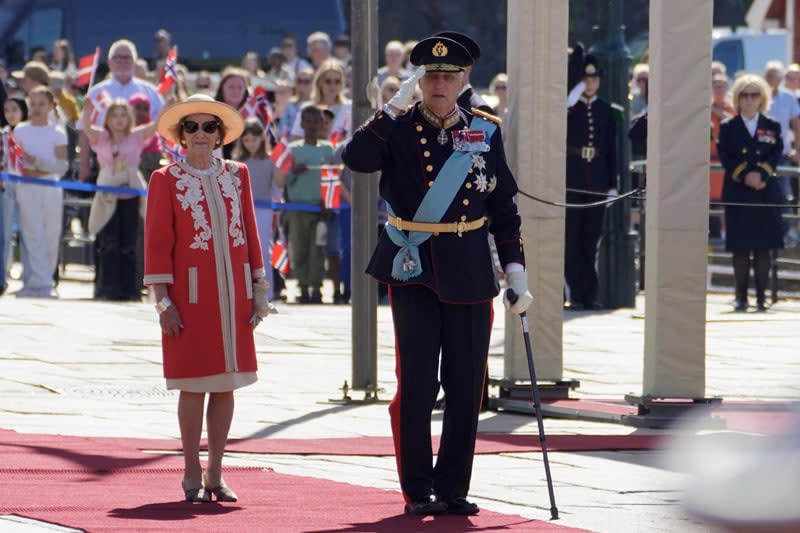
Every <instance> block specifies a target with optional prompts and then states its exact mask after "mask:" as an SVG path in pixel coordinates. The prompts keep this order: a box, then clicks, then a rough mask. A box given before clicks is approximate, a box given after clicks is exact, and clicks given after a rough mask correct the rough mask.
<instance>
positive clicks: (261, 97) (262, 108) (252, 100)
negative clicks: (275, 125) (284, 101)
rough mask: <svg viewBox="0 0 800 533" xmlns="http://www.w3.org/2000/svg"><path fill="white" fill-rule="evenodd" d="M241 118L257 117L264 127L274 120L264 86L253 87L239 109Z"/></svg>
mask: <svg viewBox="0 0 800 533" xmlns="http://www.w3.org/2000/svg"><path fill="white" fill-rule="evenodd" d="M239 113H241V115H242V118H247V117H258V119H259V120H260V121H261V124H262V125H263V126H264V128H267V127H269V125H270V124H272V122H273V121H274V120H275V116H274V115H273V113H272V106H271V105H270V103H269V98H268V97H267V90H266V89H265V88H264V87H260V86H259V87H256V88H255V89H253V94H251V95H250V97H249V98H248V99H247V101H246V102H245V103H244V105H242V107H241V109H240V110H239Z"/></svg>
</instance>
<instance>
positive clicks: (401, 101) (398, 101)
mask: <svg viewBox="0 0 800 533" xmlns="http://www.w3.org/2000/svg"><path fill="white" fill-rule="evenodd" d="M424 75H425V65H422V66H421V67H418V68H417V70H415V71H414V74H412V75H411V77H410V78H408V79H407V80H405V81H404V82H403V83H401V84H400V89H399V90H398V91H397V92H396V93H394V96H392V99H391V100H389V102H387V104H386V105H389V106H392V107H393V108H395V109H396V110H397V112H398V113H399V114H401V115H402V114H404V113H405V112H406V111H408V105H409V104H410V103H411V99H412V98H413V97H414V89H416V88H417V82H418V81H419V79H420V78H421V77H422V76H424Z"/></svg>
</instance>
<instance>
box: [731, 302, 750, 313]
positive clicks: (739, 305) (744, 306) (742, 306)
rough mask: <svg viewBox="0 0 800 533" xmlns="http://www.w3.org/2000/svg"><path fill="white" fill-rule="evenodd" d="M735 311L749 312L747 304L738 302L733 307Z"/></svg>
mask: <svg viewBox="0 0 800 533" xmlns="http://www.w3.org/2000/svg"><path fill="white" fill-rule="evenodd" d="M733 310H734V311H736V312H737V313H744V312H745V311H747V302H736V303H735V304H734V306H733Z"/></svg>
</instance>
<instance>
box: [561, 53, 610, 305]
mask: <svg viewBox="0 0 800 533" xmlns="http://www.w3.org/2000/svg"><path fill="white" fill-rule="evenodd" d="M583 82H584V84H585V88H584V92H583V95H582V96H581V97H580V98H579V99H578V101H577V102H576V103H575V104H574V105H573V106H572V107H570V108H569V109H568V110H567V195H566V199H567V203H571V204H587V203H592V202H597V201H599V200H604V199H605V197H604V196H601V195H595V194H586V193H582V192H575V191H574V190H575V189H578V190H581V191H592V192H598V193H604V194H607V193H609V191H611V190H612V189H613V190H616V187H617V185H616V183H617V160H616V153H617V149H616V125H615V122H614V116H613V114H612V110H611V106H610V105H609V104H608V103H607V102H606V101H605V100H602V99H601V98H598V97H597V89H598V88H599V86H600V70H599V68H598V66H597V61H596V59H595V58H594V56H592V55H590V54H587V55H586V56H585V60H584V72H583ZM570 189H573V190H570ZM604 215H605V207H604V206H599V207H589V208H568V209H567V213H566V228H565V229H566V246H565V258H564V268H565V275H566V279H567V285H568V286H569V293H570V297H569V300H570V301H569V304H568V306H567V308H568V309H572V310H583V309H599V308H600V307H601V305H600V304H599V303H598V302H597V271H596V270H595V258H596V256H597V243H598V241H599V240H600V236H601V234H602V231H603V217H604Z"/></svg>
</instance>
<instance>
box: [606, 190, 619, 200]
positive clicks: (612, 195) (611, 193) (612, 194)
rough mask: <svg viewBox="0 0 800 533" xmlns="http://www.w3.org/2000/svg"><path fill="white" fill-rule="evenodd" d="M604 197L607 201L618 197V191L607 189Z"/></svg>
mask: <svg viewBox="0 0 800 533" xmlns="http://www.w3.org/2000/svg"><path fill="white" fill-rule="evenodd" d="M606 195H607V196H608V198H609V199H611V198H616V197H618V196H619V191H618V190H617V189H608V192H607V193H606Z"/></svg>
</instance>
